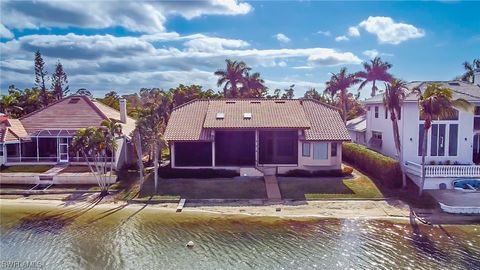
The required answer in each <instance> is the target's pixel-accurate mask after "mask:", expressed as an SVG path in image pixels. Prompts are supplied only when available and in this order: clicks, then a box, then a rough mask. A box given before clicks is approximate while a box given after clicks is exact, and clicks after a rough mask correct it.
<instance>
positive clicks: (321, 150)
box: [313, 142, 328, 160]
mask: <svg viewBox="0 0 480 270" xmlns="http://www.w3.org/2000/svg"><path fill="white" fill-rule="evenodd" d="M313 159H315V160H326V159H328V144H327V143H326V142H317V143H314V144H313Z"/></svg>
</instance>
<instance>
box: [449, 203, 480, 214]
mask: <svg viewBox="0 0 480 270" xmlns="http://www.w3.org/2000/svg"><path fill="white" fill-rule="evenodd" d="M439 204H440V207H441V208H442V210H443V211H445V212H447V213H451V214H480V207H478V206H450V205H446V204H444V203H441V202H439Z"/></svg>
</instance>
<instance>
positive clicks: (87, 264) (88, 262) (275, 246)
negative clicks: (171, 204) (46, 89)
mask: <svg viewBox="0 0 480 270" xmlns="http://www.w3.org/2000/svg"><path fill="white" fill-rule="evenodd" d="M141 209H142V208H135V209H132V208H124V207H122V206H120V207H118V208H114V209H105V208H100V209H98V208H92V206H90V205H78V207H75V209H72V208H67V209H60V210H58V209H53V210H48V211H45V210H42V211H36V212H32V211H31V210H29V209H28V208H25V209H14V210H9V209H5V208H2V211H1V213H0V233H1V236H0V240H1V241H0V248H1V252H0V260H6V259H8V260H24V259H25V258H28V260H40V261H42V262H45V264H46V266H47V268H48V269H65V268H75V269H78V268H80V269H142V268H143V269H152V268H156V269H232V268H234V269H282V268H283V269H314V268H319V269H349V268H354V269H372V268H373V269H405V268H411V269H475V268H478V267H479V266H480V262H479V258H480V233H479V232H480V228H478V227H473V226H470V227H455V226H446V227H438V226H436V227H431V226H424V225H421V224H412V225H409V224H395V223H390V222H384V221H368V220H362V219H347V220H340V219H325V220H315V221H312V220H308V221H295V220H287V219H275V218H246V217H243V218H239V217H218V216H212V217H210V218H205V217H201V216H198V215H189V214H187V213H182V214H173V213H172V214H167V213H163V212H158V211H156V210H152V209H149V208H146V209H143V210H141ZM465 228H467V229H465ZM190 240H191V241H194V242H195V244H196V245H195V248H193V249H187V248H185V243H187V242H188V241H190Z"/></svg>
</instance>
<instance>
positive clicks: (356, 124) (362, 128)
mask: <svg viewBox="0 0 480 270" xmlns="http://www.w3.org/2000/svg"><path fill="white" fill-rule="evenodd" d="M347 130H348V133H349V134H350V138H352V142H354V143H359V144H363V145H365V144H366V131H367V120H366V116H365V114H363V115H360V116H358V117H356V118H353V119H351V120H348V121H347Z"/></svg>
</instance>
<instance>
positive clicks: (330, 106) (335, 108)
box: [300, 98, 341, 111]
mask: <svg viewBox="0 0 480 270" xmlns="http://www.w3.org/2000/svg"><path fill="white" fill-rule="evenodd" d="M300 100H305V101H313V102H315V103H317V104H320V105H323V106H325V107H327V108H329V109H333V110H335V111H341V110H340V108H337V107H335V106H333V105H330V104H327V103H325V102H322V101H320V100H316V99H313V98H303V99H300Z"/></svg>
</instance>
